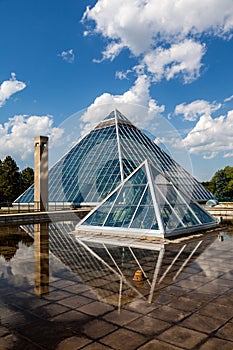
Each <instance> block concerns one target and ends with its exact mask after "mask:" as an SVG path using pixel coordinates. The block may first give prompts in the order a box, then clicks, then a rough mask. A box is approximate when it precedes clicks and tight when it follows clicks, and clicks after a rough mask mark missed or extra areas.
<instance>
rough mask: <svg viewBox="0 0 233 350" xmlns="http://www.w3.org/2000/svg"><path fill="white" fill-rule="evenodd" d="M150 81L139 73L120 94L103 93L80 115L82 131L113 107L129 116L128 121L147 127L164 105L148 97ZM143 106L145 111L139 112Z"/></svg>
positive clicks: (94, 123) (87, 129)
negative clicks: (132, 82)
mask: <svg viewBox="0 0 233 350" xmlns="http://www.w3.org/2000/svg"><path fill="white" fill-rule="evenodd" d="M149 88H150V82H149V80H148V78H147V77H146V76H145V75H140V76H139V77H138V78H137V80H136V82H135V83H134V85H133V86H132V87H131V88H130V89H129V90H128V91H126V92H125V93H123V94H122V95H111V94H109V93H103V94H102V95H101V96H99V97H97V98H96V99H95V101H94V102H93V103H92V104H91V105H90V106H89V107H88V109H87V111H86V112H85V113H84V114H83V115H82V117H81V122H82V126H81V127H82V130H83V133H85V132H87V131H89V130H90V129H91V128H92V127H93V126H94V125H96V124H97V123H98V122H99V121H101V120H102V119H103V118H104V117H105V116H107V115H108V114H109V113H110V112H111V111H112V110H113V109H114V108H117V109H119V110H120V111H121V112H122V113H123V114H125V115H126V116H130V121H131V122H132V123H134V124H135V125H136V126H138V127H139V128H149V125H150V123H151V121H153V120H154V118H155V116H156V115H158V114H160V113H162V112H164V109H165V107H164V106H163V105H162V106H159V105H158V104H157V102H156V101H155V100H154V99H152V98H151V97H150V92H149ZM142 107H144V108H145V111H146V110H147V113H143V115H142V113H140V112H139V110H140V111H142V110H141V108H142ZM145 111H144V112H145ZM151 128H152V127H151V126H150V130H151Z"/></svg>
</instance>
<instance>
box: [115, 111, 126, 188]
mask: <svg viewBox="0 0 233 350" xmlns="http://www.w3.org/2000/svg"><path fill="white" fill-rule="evenodd" d="M114 112H115V123H116V135H117V147H118V154H119V162H120V173H121V182H123V181H124V169H123V164H122V156H121V144H120V137H119V130H118V121H117V112H116V109H115V111H114Z"/></svg>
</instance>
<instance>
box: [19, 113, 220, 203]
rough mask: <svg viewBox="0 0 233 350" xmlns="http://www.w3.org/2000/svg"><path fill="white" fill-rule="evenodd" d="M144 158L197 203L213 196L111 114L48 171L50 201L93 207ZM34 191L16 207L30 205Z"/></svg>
mask: <svg viewBox="0 0 233 350" xmlns="http://www.w3.org/2000/svg"><path fill="white" fill-rule="evenodd" d="M145 159H147V160H148V161H149V162H150V163H151V164H153V165H154V166H155V167H156V168H158V169H159V171H160V172H161V173H163V174H165V176H166V177H167V178H168V179H169V180H171V181H172V182H173V183H174V184H175V185H176V186H177V187H179V186H181V188H182V190H183V191H184V192H186V193H188V194H189V195H191V196H192V198H193V199H195V200H198V201H206V200H208V199H211V198H213V196H212V194H211V193H210V192H209V191H207V190H206V189H205V188H204V187H203V186H202V185H201V184H199V183H198V181H197V180H196V179H194V178H193V177H192V176H191V175H190V174H189V173H188V172H186V171H185V170H184V169H183V168H182V167H181V166H180V165H179V164H177V163H176V162H175V161H174V160H173V159H172V158H171V157H170V156H169V155H168V154H166V153H165V152H164V151H163V150H162V149H160V148H159V147H158V146H157V145H156V144H155V143H154V142H153V141H151V140H150V139H149V138H148V137H147V136H146V135H145V134H144V133H143V132H142V131H140V130H139V129H138V128H136V127H135V126H134V125H133V124H132V123H131V122H130V121H129V120H128V119H127V118H126V117H125V116H123V115H122V114H121V113H120V112H119V111H117V110H115V111H113V112H111V113H110V114H109V115H108V116H107V117H106V118H105V119H104V120H102V121H101V122H100V123H99V124H98V125H97V126H96V127H95V128H94V129H93V130H92V131H90V132H89V133H88V134H87V135H86V136H85V137H84V138H82V139H81V140H80V141H79V142H78V143H77V144H76V145H75V146H74V147H73V148H71V150H70V151H69V152H67V153H66V154H65V155H64V156H63V157H62V158H61V159H60V160H59V161H58V162H57V163H56V164H55V165H54V166H53V167H52V168H51V169H50V170H49V201H50V202H69V203H71V202H72V203H76V204H81V203H84V204H87V203H90V204H94V203H95V204H96V203H100V202H102V200H103V199H104V198H105V197H106V196H107V195H108V194H109V193H110V192H112V191H113V190H114V189H115V188H116V187H117V186H118V185H119V184H120V182H121V181H123V180H124V179H125V178H126V177H127V176H128V175H129V174H131V173H132V172H133V171H134V170H135V169H136V168H137V167H138V166H139V165H140V164H141V163H142V162H143V161H144V160H145ZM33 197H34V186H31V187H30V188H29V189H28V190H27V191H26V192H25V193H23V194H22V195H21V196H20V197H19V198H18V199H17V200H16V202H22V203H25V202H26V203H27V202H33V201H34V198H33Z"/></svg>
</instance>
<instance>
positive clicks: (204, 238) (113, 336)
mask: <svg viewBox="0 0 233 350" xmlns="http://www.w3.org/2000/svg"><path fill="white" fill-rule="evenodd" d="M75 225H76V222H58V223H51V224H49V225H48V224H37V225H24V226H21V227H17V226H14V227H4V228H3V227H2V228H0V349H1V350H2V349H17V350H18V349H19V350H20V349H23V350H28V349H29V350H30V349H32V350H34V349H57V350H61V349H64V350H66V349H67V350H73V349H85V350H107V349H116V350H133V349H139V350H154V349H158V350H164V349H165V350H170V349H171V350H176V349H193V350H195V349H201V350H209V349H213V350H215V349H231V350H232V349H233V332H232V330H233V264H232V261H233V230H232V228H222V229H221V230H216V231H212V232H210V233H208V234H206V235H203V234H199V235H195V236H193V237H189V238H180V239H176V240H174V241H171V242H168V241H162V242H160V243H159V242H147V241H145V240H143V239H141V240H133V239H130V240H129V239H126V238H123V237H121V238H117V237H115V238H111V237H108V236H101V235H93V236H89V235H87V234H85V235H84V234H83V235H82V234H79V235H77V234H73V233H72V230H73V229H74V227H75ZM48 235H49V240H48Z"/></svg>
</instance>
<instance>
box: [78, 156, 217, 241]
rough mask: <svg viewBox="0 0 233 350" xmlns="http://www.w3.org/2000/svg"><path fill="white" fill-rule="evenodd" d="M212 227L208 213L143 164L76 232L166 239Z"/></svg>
mask: <svg viewBox="0 0 233 350" xmlns="http://www.w3.org/2000/svg"><path fill="white" fill-rule="evenodd" d="M213 225H215V220H214V219H213V218H212V216H211V215H209V214H208V212H206V211H205V210H204V209H203V208H202V207H201V206H199V205H198V204H197V203H195V202H193V201H190V199H189V198H188V197H187V196H186V195H185V194H183V193H181V192H180V191H178V189H177V188H176V187H175V186H174V185H173V184H172V183H171V182H169V180H168V179H166V178H165V177H164V176H163V175H162V174H161V173H160V172H159V171H158V170H157V169H155V168H154V167H153V166H151V165H149V163H148V162H147V161H145V162H144V163H142V164H141V165H140V166H139V167H138V168H137V169H136V170H135V171H134V172H133V174H131V175H130V176H129V177H128V178H127V179H126V180H125V181H123V182H122V184H121V185H119V186H118V187H117V189H116V190H115V191H113V192H112V194H110V195H109V196H108V197H107V198H106V199H105V200H104V201H103V202H102V204H101V205H99V206H98V207H97V208H96V209H94V211H93V212H91V213H90V214H89V215H88V216H87V217H86V218H85V219H84V220H83V221H82V222H81V223H80V224H78V225H77V227H76V229H78V230H82V229H87V230H88V229H91V228H90V226H93V228H94V227H95V228H96V230H97V231H98V230H99V229H100V228H101V231H104V230H107V231H109V230H111V229H113V230H115V231H116V229H117V230H118V233H121V232H122V233H123V232H124V233H126V232H128V233H131V232H134V233H135V234H149V235H150V236H151V235H153V234H154V235H155V236H161V235H162V236H166V235H171V234H172V233H173V234H176V233H177V232H180V231H182V232H185V230H190V229H191V230H192V231H193V230H200V229H201V228H202V227H203V228H204V227H207V226H213ZM98 228H99V229H98Z"/></svg>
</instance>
